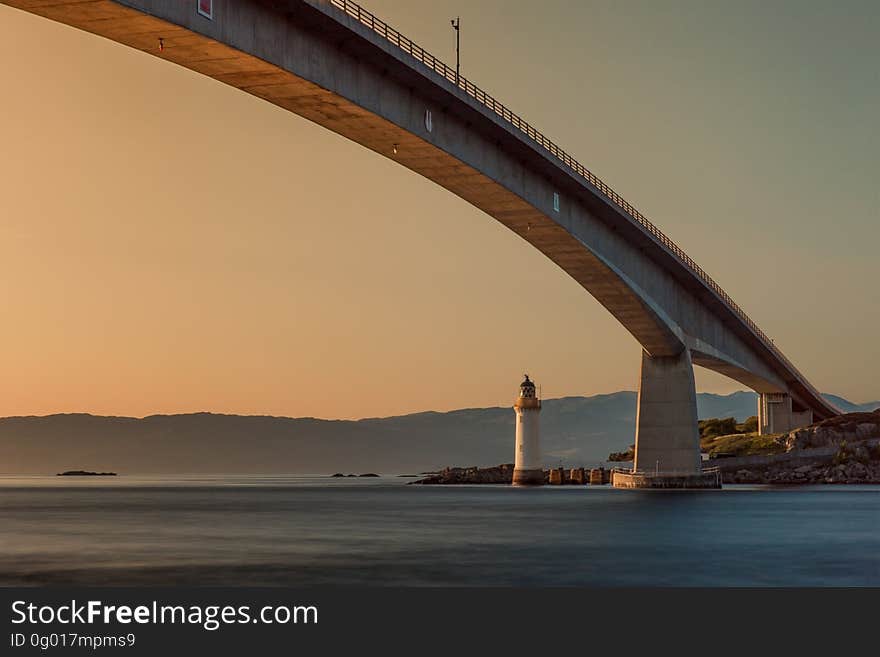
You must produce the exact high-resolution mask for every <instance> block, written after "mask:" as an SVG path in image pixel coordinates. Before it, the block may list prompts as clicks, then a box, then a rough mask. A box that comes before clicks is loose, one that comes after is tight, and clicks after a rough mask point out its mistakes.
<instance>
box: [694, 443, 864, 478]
mask: <svg viewBox="0 0 880 657" xmlns="http://www.w3.org/2000/svg"><path fill="white" fill-rule="evenodd" d="M856 445H861V446H864V447H866V448H873V447H877V446H878V445H880V438H872V439H870V440H862V441H859V442H857V443H856ZM839 451H840V445H839V444H835V445H831V446H828V447H813V448H808V449H794V450H792V451H790V452H784V453H782V454H766V455H759V456H734V457H731V458H723V459H709V460H708V461H704V462H703V465H704V466H707V467H713V468H720V469H721V471H722V472H735V471H737V470H741V469H743V468H769V467H773V466H778V465H789V466H792V467H799V466H802V465H808V464H823V463H831V462H832V461H833V460H834V457H835V455H836V454H837V453H838V452H839Z"/></svg>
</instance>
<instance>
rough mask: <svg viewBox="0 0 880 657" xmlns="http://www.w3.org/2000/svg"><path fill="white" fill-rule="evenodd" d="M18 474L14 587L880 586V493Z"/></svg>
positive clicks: (4, 574)
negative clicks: (650, 490)
mask: <svg viewBox="0 0 880 657" xmlns="http://www.w3.org/2000/svg"><path fill="white" fill-rule="evenodd" d="M408 481H411V480H410V479H400V478H390V477H388V478H386V477H383V478H380V479H356V480H351V479H346V480H335V479H328V478H325V477H299V476H296V477H294V476H290V477H253V476H217V477H177V478H167V477H166V478H163V477H142V478H132V477H118V478H108V479H78V480H71V479H69V478H63V479H62V478H58V477H0V498H2V503H0V585H22V584H24V585H28V584H33V585H43V584H66V583H72V584H87V585H89V584H94V585H126V584H133V585H141V584H143V585H183V584H203V585H255V586H259V585H290V586H298V585H406V586H429V585H498V586H560V585H562V586H567V585H572V586H583V585H648V586H654V585H672V586H761V585H773V586H867V585H871V586H878V585H880V487H877V486H847V487H831V486H826V487H801V488H760V487H745V486H728V487H727V488H726V489H725V490H723V491H715V492H705V491H704V492H676V491H669V492H644V491H643V492H640V491H624V490H613V489H610V488H608V487H589V486H588V487H570V488H569V487H564V488H560V487H553V488H551V487H545V488H541V489H514V488H508V487H502V486H497V487H496V486H468V487H422V486H406V485H405V484H406V482H408Z"/></svg>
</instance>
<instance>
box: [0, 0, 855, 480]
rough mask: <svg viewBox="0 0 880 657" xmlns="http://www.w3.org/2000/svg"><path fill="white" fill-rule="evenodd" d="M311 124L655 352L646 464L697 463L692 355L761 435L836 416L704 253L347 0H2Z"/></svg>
mask: <svg viewBox="0 0 880 657" xmlns="http://www.w3.org/2000/svg"><path fill="white" fill-rule="evenodd" d="M0 2H3V4H6V5H10V6H12V7H17V8H19V9H22V10H25V11H28V12H31V13H34V14H38V15H41V16H44V17H46V18H49V19H52V20H55V21H58V22H61V23H65V24H67V25H71V26H74V27H77V28H79V29H82V30H85V31H87V32H91V33H93V34H97V35H100V36H103V37H106V38H108V39H111V40H113V41H116V42H119V43H122V44H125V45H127V46H130V47H132V48H136V49H138V50H141V51H143V52H146V53H149V54H151V55H154V56H155V57H159V58H162V59H166V60H168V61H170V62H174V63H176V64H179V65H181V66H185V67H186V68H189V69H192V70H194V71H197V72H199V73H202V74H204V75H207V76H210V77H212V78H214V79H216V80H219V81H221V82H224V83H226V84H229V85H231V86H234V87H237V88H239V89H241V90H242V91H246V92H247V93H250V94H253V95H255V96H258V97H260V98H263V99H265V100H267V101H269V102H271V103H274V104H275V105H278V106H280V107H283V108H285V109H287V110H289V111H291V112H294V113H296V114H298V115H300V116H302V117H305V118H307V119H310V120H311V121H314V122H315V123H317V124H319V125H322V126H324V127H325V128H327V129H329V130H332V131H333V132H336V133H338V134H340V135H342V136H344V137H347V138H348V139H350V140H352V141H355V142H357V143H359V144H361V145H363V146H365V147H366V148H369V149H371V150H373V151H375V152H376V153H379V154H381V155H383V156H384V157H388V158H392V159H393V160H395V161H396V162H398V163H400V164H401V165H402V166H405V167H407V168H409V169H411V170H412V171H415V172H416V173H419V174H421V175H422V176H425V177H426V178H428V179H430V180H432V181H434V182H435V183H437V184H438V185H441V186H442V187H444V188H446V189H448V190H449V191H451V192H452V193H454V194H456V195H458V196H459V197H461V198H463V199H465V200H466V201H468V202H469V203H471V204H473V205H475V206H476V207H478V208H480V209H481V210H483V211H484V212H485V213H486V214H488V215H490V216H492V217H493V218H495V219H496V220H498V221H499V222H501V223H502V224H504V225H505V226H507V227H508V228H509V229H510V230H512V231H514V232H516V233H517V234H518V235H520V236H521V237H522V238H523V239H524V240H526V241H527V242H529V243H530V244H531V245H533V246H534V247H535V248H536V249H538V250H540V251H541V252H542V253H543V254H545V255H546V256H547V257H548V258H550V259H551V260H552V261H553V262H555V263H556V264H557V265H558V266H559V267H561V268H562V269H563V270H564V271H565V272H566V273H568V274H569V275H570V276H571V277H572V278H574V279H575V280H576V281H577V282H578V283H580V284H581V286H583V288H584V289H585V290H586V291H587V292H589V293H590V294H591V295H592V296H593V297H595V298H596V299H597V300H598V301H599V302H600V303H601V304H602V305H603V306H604V307H605V308H607V309H608V311H609V312H610V313H611V314H612V315H614V317H616V318H617V319H618V320H619V321H620V323H621V324H622V325H623V326H624V327H625V328H626V329H627V330H628V331H629V332H630V333H631V334H632V335H633V336H634V337H635V338H636V339H637V340H638V341H639V343H640V344H641V345H642V347H643V356H642V368H641V381H640V389H639V401H638V419H637V430H636V460H635V470H636V471H641V472H648V471H652V472H666V473H671V472H675V473H691V474H694V473H699V472H700V469H701V462H700V452H699V435H698V430H697V415H696V393H695V389H694V375H693V367H692V366H693V364H697V365H700V366H702V367H706V368H709V369H711V370H714V371H716V372H720V373H721V374H724V375H726V376H728V377H731V378H733V379H735V380H737V381H739V382H741V383H742V384H744V385H746V386H748V387H749V388H751V389H752V390H755V391H756V392H758V393H760V397H759V400H760V401H759V404H758V406H759V408H758V416H759V426H760V429H761V431H762V432H779V431H787V430H790V429H792V428H796V427H798V426H802V425H806V424H809V423H811V422H812V421H815V420H820V419H824V418H828V417H831V416H834V415H837V414H839V410H838V409H837V408H835V407H834V406H833V405H832V404H831V403H829V402H828V401H827V400H826V399H824V398H823V397H822V395H821V394H819V392H818V391H817V390H816V388H814V387H813V385H812V384H811V383H810V382H809V381H808V380H807V379H806V377H804V376H803V375H802V374H801V373H800V372H799V371H798V370H797V368H796V367H795V366H794V365H793V364H792V363H791V361H789V360H788V359H787V358H786V357H785V356H784V355H783V354H782V352H781V351H780V350H779V349H778V348H777V347H776V346H775V345H774V344H773V342H772V341H771V340H770V339H769V338H768V337H767V336H766V335H765V334H764V333H763V332H762V331H761V330H760V329H759V328H758V327H757V325H756V324H755V323H754V322H753V321H752V320H751V319H750V318H749V317H748V315H746V313H745V312H744V311H743V310H742V309H741V308H740V307H739V306H738V305H737V304H736V303H734V301H733V300H732V299H731V298H730V297H729V296H728V295H727V294H726V293H725V292H724V290H723V289H721V287H720V286H719V285H718V284H717V283H715V281H713V280H712V279H711V278H710V277H709V276H708V275H707V274H706V273H705V272H704V271H703V270H702V269H701V268H700V267H699V266H698V265H697V264H696V263H695V262H694V261H693V260H692V259H691V258H690V257H688V256H687V255H686V254H685V253H684V252H683V251H682V250H681V249H680V248H678V247H677V246H676V245H675V244H674V243H673V242H672V241H671V240H670V239H669V238H667V237H666V236H665V235H664V234H663V233H662V232H661V231H660V230H659V229H658V228H657V227H656V226H655V225H654V224H652V223H651V222H650V221H648V220H647V219H646V218H645V217H644V216H643V215H642V214H641V213H640V212H639V211H638V210H636V209H635V208H634V207H633V206H632V205H630V204H629V203H628V202H627V201H625V200H624V199H623V198H622V197H621V196H620V195H619V194H617V193H616V192H615V191H614V190H612V189H610V188H609V187H608V186H607V185H606V184H605V183H603V182H602V181H601V180H599V178H597V177H596V176H595V175H593V174H592V173H591V172H590V171H589V170H588V169H587V168H586V167H584V166H583V165H581V164H580V163H578V162H577V161H576V160H575V159H574V158H573V157H571V156H570V155H568V154H567V153H566V152H564V151H563V150H562V149H561V148H560V147H559V146H557V145H556V144H555V143H553V142H552V141H550V140H549V139H547V138H546V137H545V136H544V135H542V134H541V133H540V132H538V131H537V130H536V129H535V128H534V127H533V126H531V125H529V124H528V123H527V122H526V121H524V120H523V119H522V118H520V117H519V116H517V115H516V114H514V113H513V112H512V111H511V110H510V109H509V108H508V107H506V106H505V105H503V104H502V103H501V102H499V101H498V100H496V99H495V98H493V97H492V96H490V95H489V94H487V93H485V92H484V91H483V90H482V89H480V88H479V87H477V86H475V85H474V84H473V83H472V82H470V81H469V80H467V79H465V78H464V77H461V76H459V75H458V74H457V72H456V70H454V69H452V68H450V67H449V66H447V65H446V64H444V63H443V62H441V61H440V60H439V59H437V58H436V57H434V56H433V55H431V54H430V53H428V52H426V51H424V50H423V49H422V48H420V47H419V46H418V45H416V44H415V43H413V42H412V41H410V40H409V39H407V38H406V37H404V36H403V35H401V34H400V33H398V32H397V31H395V30H394V29H393V28H391V27H389V26H388V25H387V24H386V23H385V22H383V21H382V20H380V19H379V18H377V17H376V16H374V15H373V14H371V13H369V12H368V11H367V10H366V9H364V8H363V7H361V6H360V5H357V4H355V3H353V2H349V1H347V0H213V2H212V1H209V0H119V1H115V2H114V1H111V0H0Z"/></svg>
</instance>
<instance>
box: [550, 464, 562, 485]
mask: <svg viewBox="0 0 880 657" xmlns="http://www.w3.org/2000/svg"><path fill="white" fill-rule="evenodd" d="M550 483H551V484H552V485H554V486H561V485H562V484H564V483H565V470H563V469H562V468H551V469H550Z"/></svg>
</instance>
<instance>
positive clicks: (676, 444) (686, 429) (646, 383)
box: [633, 349, 702, 474]
mask: <svg viewBox="0 0 880 657" xmlns="http://www.w3.org/2000/svg"><path fill="white" fill-rule="evenodd" d="M701 469H702V466H701V458H700V432H699V429H698V428H697V391H696V388H695V387H694V368H693V365H692V364H691V355H690V352H689V351H688V350H686V349H685V350H684V351H682V353H681V354H679V355H678V356H664V357H656V358H655V357H652V356H651V355H650V354H648V352H646V351H643V352H642V373H641V379H640V381H639V403H638V410H637V416H636V453H635V459H634V463H633V470H634V471H636V472H648V473H653V472H661V473H671V472H677V473H681V474H692V473H697V472H700V471H701Z"/></svg>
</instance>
